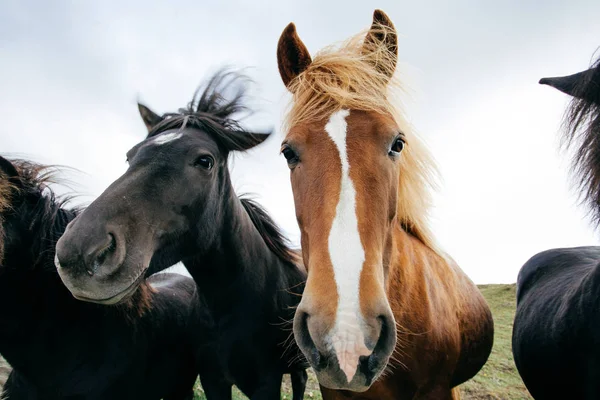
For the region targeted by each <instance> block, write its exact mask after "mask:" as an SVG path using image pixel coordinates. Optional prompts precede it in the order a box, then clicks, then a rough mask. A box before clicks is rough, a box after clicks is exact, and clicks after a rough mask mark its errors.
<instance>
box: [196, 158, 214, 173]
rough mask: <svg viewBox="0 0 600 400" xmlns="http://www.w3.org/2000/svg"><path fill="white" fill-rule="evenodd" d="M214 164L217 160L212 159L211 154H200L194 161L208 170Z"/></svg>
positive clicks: (197, 165)
mask: <svg viewBox="0 0 600 400" xmlns="http://www.w3.org/2000/svg"><path fill="white" fill-rule="evenodd" d="M214 164H215V161H214V160H213V159H212V157H211V156H200V157H198V158H197V159H196V161H195V162H194V166H195V167H200V168H204V169H206V170H210V169H211V168H212V167H213V165H214Z"/></svg>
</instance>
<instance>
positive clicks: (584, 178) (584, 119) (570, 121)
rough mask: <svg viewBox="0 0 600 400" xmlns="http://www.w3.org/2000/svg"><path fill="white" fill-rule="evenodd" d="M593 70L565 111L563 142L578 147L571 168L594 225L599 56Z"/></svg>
mask: <svg viewBox="0 0 600 400" xmlns="http://www.w3.org/2000/svg"><path fill="white" fill-rule="evenodd" d="M591 69H592V70H593V72H592V73H591V74H589V75H587V76H585V77H584V79H582V80H580V81H579V82H578V84H577V86H576V87H575V90H574V92H573V99H572V100H571V103H570V105H569V108H568V109H567V111H566V113H565V120H564V126H565V128H566V129H565V131H566V134H565V136H564V138H563V141H564V145H565V146H566V147H567V148H569V147H572V146H576V147H577V149H576V153H575V158H574V159H573V163H572V170H573V172H574V174H575V176H576V177H577V178H578V180H579V181H578V186H579V189H580V191H581V197H582V202H583V203H584V204H586V205H587V206H588V208H589V210H590V214H591V216H592V219H593V222H594V224H595V225H599V224H600V58H599V59H598V60H596V62H595V63H594V64H593V65H592V67H591Z"/></svg>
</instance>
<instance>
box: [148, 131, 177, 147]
mask: <svg viewBox="0 0 600 400" xmlns="http://www.w3.org/2000/svg"><path fill="white" fill-rule="evenodd" d="M180 137H181V132H171V133H163V134H162V135H158V136H156V138H154V141H153V143H154V144H156V145H159V146H160V145H161V144H165V143H169V142H172V141H174V140H177V139H179V138H180Z"/></svg>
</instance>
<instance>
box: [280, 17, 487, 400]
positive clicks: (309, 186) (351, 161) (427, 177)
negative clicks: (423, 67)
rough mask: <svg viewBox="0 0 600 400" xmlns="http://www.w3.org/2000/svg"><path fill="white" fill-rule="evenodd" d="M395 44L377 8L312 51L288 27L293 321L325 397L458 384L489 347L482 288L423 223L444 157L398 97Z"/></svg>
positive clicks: (449, 389)
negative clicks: (341, 36)
mask: <svg viewBox="0 0 600 400" xmlns="http://www.w3.org/2000/svg"><path fill="white" fill-rule="evenodd" d="M363 37H364V39H362V38H363ZM397 48H398V43H397V34H396V31H395V29H394V27H393V25H392V22H391V21H390V19H389V18H388V17H387V16H386V15H385V14H384V13H383V12H382V11H379V10H377V11H375V13H374V17H373V24H372V26H371V28H370V30H369V31H368V33H367V34H366V37H365V36H363V35H360V36H356V37H354V38H352V39H351V40H349V41H348V42H347V43H345V44H344V45H342V46H341V47H340V48H328V49H326V50H324V51H322V52H321V53H319V54H318V55H317V56H316V57H315V58H314V59H311V56H310V55H309V52H308V50H307V49H306V47H305V45H304V44H303V43H302V41H301V40H300V39H299V37H298V35H297V33H296V28H295V26H294V24H293V23H291V24H289V25H288V26H287V27H286V28H285V30H284V31H283V34H282V35H281V37H280V39H279V45H278V49H277V59H278V64H279V72H280V74H281V78H282V79H283V83H284V84H285V85H286V87H287V88H288V89H289V91H290V92H291V93H292V96H293V100H292V105H291V109H290V112H289V113H288V115H287V116H286V130H287V132H286V137H285V141H284V142H283V146H282V153H283V154H284V156H285V158H286V159H287V162H288V166H289V168H290V170H291V173H290V174H291V183H292V189H293V194H294V201H295V207H296V216H297V219H298V223H299V226H300V231H301V241H302V255H303V258H304V262H305V265H306V266H307V269H308V280H307V283H306V288H305V291H304V295H303V297H302V301H301V302H300V304H299V306H298V309H297V311H296V315H295V319H294V335H295V337H296V342H297V343H298V345H299V346H300V348H301V350H302V352H303V353H304V354H305V356H306V358H307V359H308V360H309V362H310V364H311V365H312V367H313V368H314V369H315V371H316V374H317V377H318V379H319V383H320V384H321V387H322V392H323V397H324V398H325V399H338V398H360V399H391V398H393V399H438V400H439V399H452V398H456V396H457V395H458V391H457V390H454V389H453V388H454V387H456V386H457V385H459V384H461V383H463V382H465V381H466V380H468V379H470V378H472V377H473V376H474V375H475V374H476V373H477V372H478V371H479V370H480V369H481V367H482V366H483V365H484V364H485V362H486V360H487V358H488V356H489V353H490V351H491V348H492V342H493V320H492V316H491V313H490V310H489V308H488V306H487V304H486V302H485V300H484V298H483V297H482V295H481V293H480V292H479V290H478V289H477V287H476V286H475V285H474V284H473V282H471V280H470V279H469V278H468V277H467V276H466V275H465V274H464V273H463V272H462V271H461V270H460V269H459V267H458V266H457V265H456V263H455V262H454V261H452V260H451V259H450V257H448V256H446V255H445V254H443V253H442V252H441V251H440V250H438V248H437V247H436V245H435V242H434V239H433V237H432V234H431V233H430V231H429V229H428V227H427V224H426V219H427V218H426V216H427V211H428V204H429V195H428V193H429V186H430V183H431V176H432V171H434V165H433V163H432V160H431V158H430V156H429V155H428V153H427V151H426V149H425V148H424V146H423V145H422V144H420V142H419V140H418V138H417V137H416V136H415V134H414V133H413V132H411V130H410V129H409V127H408V125H407V124H406V123H405V122H404V121H403V118H402V116H401V113H400V109H399V108H398V107H396V106H395V105H394V102H393V98H392V96H393V94H394V91H393V89H394V87H395V85H396V81H395V79H394V77H393V74H394V70H395V67H396V63H397ZM332 389H342V390H337V391H336V390H332ZM347 391H353V392H364V393H351V392H347Z"/></svg>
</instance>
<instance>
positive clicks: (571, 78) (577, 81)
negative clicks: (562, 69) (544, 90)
mask: <svg viewBox="0 0 600 400" xmlns="http://www.w3.org/2000/svg"><path fill="white" fill-rule="evenodd" d="M594 74H597V71H596V68H590V69H588V70H585V71H582V72H578V73H576V74H573V75H568V76H559V77H553V78H542V79H540V84H542V85H548V86H552V87H553V88H555V89H558V90H560V91H561V92H563V93H565V94H568V95H569V96H573V97H576V98H578V99H582V100H586V101H590V102H595V103H599V104H600V82H598V84H597V85H594V87H590V86H589V85H588V83H590V82H591V81H592V80H593V79H594V78H595V77H594ZM590 89H591V90H590Z"/></svg>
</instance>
